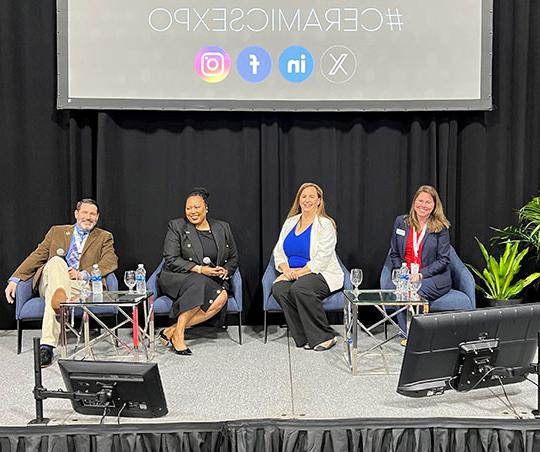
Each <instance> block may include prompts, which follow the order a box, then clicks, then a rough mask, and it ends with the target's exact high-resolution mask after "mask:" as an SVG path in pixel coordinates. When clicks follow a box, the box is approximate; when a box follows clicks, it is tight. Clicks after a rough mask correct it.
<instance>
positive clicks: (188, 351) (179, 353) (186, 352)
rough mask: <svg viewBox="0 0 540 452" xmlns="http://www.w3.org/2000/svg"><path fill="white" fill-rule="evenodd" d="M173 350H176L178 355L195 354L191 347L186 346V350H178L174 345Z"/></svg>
mask: <svg viewBox="0 0 540 452" xmlns="http://www.w3.org/2000/svg"><path fill="white" fill-rule="evenodd" d="M173 350H174V353H176V354H177V355H184V356H191V355H193V352H192V351H191V349H190V348H189V347H187V348H185V349H184V350H177V349H176V348H175V346H174V345H173Z"/></svg>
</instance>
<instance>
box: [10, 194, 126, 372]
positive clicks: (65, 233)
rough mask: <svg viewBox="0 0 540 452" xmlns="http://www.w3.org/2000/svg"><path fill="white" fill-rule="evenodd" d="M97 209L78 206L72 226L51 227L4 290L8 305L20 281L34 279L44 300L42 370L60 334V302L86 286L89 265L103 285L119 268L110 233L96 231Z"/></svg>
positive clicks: (81, 203)
mask: <svg viewBox="0 0 540 452" xmlns="http://www.w3.org/2000/svg"><path fill="white" fill-rule="evenodd" d="M98 219H99V206H98V205H97V203H96V201H94V200H93V199H89V198H85V199H82V200H81V201H79V202H78V203H77V207H76V209H75V220H76V223H75V224H74V225H62V226H53V227H51V229H49V232H47V235H46V236H45V238H44V239H43V241H42V242H41V243H40V244H39V245H38V246H37V248H36V249H35V250H34V251H33V252H32V253H31V254H30V255H29V256H28V257H27V258H26V259H25V260H24V261H23V262H22V264H21V265H19V267H18V268H17V270H15V272H14V273H13V275H12V277H11V278H10V279H9V283H8V285H7V287H6V290H5V294H6V299H7V301H8V302H9V303H13V302H14V301H15V293H16V289H17V284H18V282H19V281H26V280H27V279H29V278H32V277H33V278H34V279H33V281H32V288H33V289H34V290H35V291H39V294H40V295H41V296H42V297H44V299H45V311H44V313H43V321H42V326H41V344H42V345H41V351H40V359H41V365H42V367H45V366H48V365H50V364H51V363H52V359H53V349H54V347H56V344H57V342H58V337H59V334H60V324H59V323H58V320H57V318H56V313H57V311H58V307H59V306H60V303H62V302H64V301H66V300H67V299H69V298H71V297H72V296H76V295H78V294H79V292H80V289H81V284H85V285H86V284H87V285H89V284H90V283H89V281H90V274H91V271H92V265H94V264H98V266H99V269H100V270H101V274H102V276H103V282H105V276H106V275H107V274H109V273H111V272H113V271H114V270H116V269H117V268H118V258H117V257H116V254H115V252H114V242H113V236H112V234H111V233H110V232H107V231H105V230H103V229H99V228H96V227H95V226H96V223H97V221H98Z"/></svg>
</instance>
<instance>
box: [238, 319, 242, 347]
mask: <svg viewBox="0 0 540 452" xmlns="http://www.w3.org/2000/svg"><path fill="white" fill-rule="evenodd" d="M238 342H239V343H240V345H242V312H239V313H238Z"/></svg>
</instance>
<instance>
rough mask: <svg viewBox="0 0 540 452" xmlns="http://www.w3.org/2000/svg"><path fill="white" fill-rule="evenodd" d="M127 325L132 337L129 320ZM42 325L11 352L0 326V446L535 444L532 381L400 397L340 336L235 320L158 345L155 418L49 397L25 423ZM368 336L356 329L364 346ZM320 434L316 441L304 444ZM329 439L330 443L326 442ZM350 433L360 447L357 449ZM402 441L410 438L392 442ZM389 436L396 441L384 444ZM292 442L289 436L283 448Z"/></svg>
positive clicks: (56, 378)
mask: <svg viewBox="0 0 540 452" xmlns="http://www.w3.org/2000/svg"><path fill="white" fill-rule="evenodd" d="M336 329H337V330H338V331H339V330H340V329H341V328H340V326H336ZM123 333H125V334H126V338H128V337H129V336H128V334H129V331H128V330H126V331H125V332H124V331H123ZM38 334H39V331H25V332H24V342H23V352H22V353H21V354H20V355H17V354H16V333H15V331H3V332H0V353H1V355H0V356H2V358H3V365H2V367H3V369H2V380H3V384H2V385H1V389H0V391H1V400H2V410H0V424H1V425H2V426H3V427H0V450H16V449H15V448H14V449H11V446H10V448H9V449H5V448H4V447H2V445H6V444H11V445H12V446H15V445H16V444H18V443H20V442H21V441H22V442H26V446H27V445H28V444H27V442H28V441H30V440H29V438H31V437H32V438H34V442H37V443H39V444H41V446H40V447H42V446H43V444H44V443H43V442H44V441H46V442H47V441H48V443H47V444H48V446H47V447H50V441H52V440H53V438H55V441H60V442H61V444H63V446H62V447H61V448H60V450H64V449H63V447H66V448H67V450H69V448H70V447H71V446H70V444H72V445H73V444H75V443H77V441H82V439H81V438H86V440H87V441H92V438H93V441H98V442H99V438H106V439H103V441H105V442H106V443H107V441H109V442H110V441H114V438H116V441H117V443H118V441H120V442H119V443H118V444H120V446H118V447H112V446H111V448H110V450H122V448H121V447H125V444H124V446H122V444H123V443H122V441H124V442H125V441H128V443H129V441H132V442H133V441H135V442H137V441H139V442H140V441H143V440H142V439H141V435H143V436H144V435H146V436H145V438H146V441H150V442H152V441H154V440H155V441H158V443H159V447H157V446H156V447H149V448H146V449H145V448H143V449H141V450H175V448H172V449H171V448H166V447H165V448H164V447H163V443H162V442H163V441H165V438H169V436H170V435H173V436H172V437H170V438H173V439H174V440H173V439H170V438H169V439H170V440H171V441H173V442H174V441H180V442H186V444H187V443H190V444H191V443H192V442H193V441H195V442H197V441H198V442H201V441H203V442H207V441H210V442H214V443H215V444H214V446H215V447H210V448H208V449H205V448H201V449H198V448H196V447H195V448H191V446H190V447H187V446H185V447H184V449H183V450H254V451H257V450H268V451H270V450H336V451H337V450H363V451H368V450H369V451H371V450H374V451H375V450H435V449H434V447H439V446H437V444H439V445H440V444H447V443H448V442H452V444H453V447H451V448H448V447H443V448H440V447H439V449H437V450H465V449H462V448H461V449H460V447H461V446H463V444H468V446H467V448H468V449H469V450H475V449H470V447H472V446H471V444H473V443H474V444H481V443H483V442H486V444H487V443H489V444H493V445H494V447H495V445H496V444H499V445H501V444H503V443H504V444H514V443H515V444H518V443H519V445H521V446H523V447H518V446H515V445H514V446H512V447H514V449H512V450H533V449H530V446H531V444H533V443H531V441H533V442H534V443H536V438H537V437H540V423H539V422H538V421H536V420H533V419H534V418H533V417H532V415H531V410H532V409H533V408H535V405H536V400H537V389H536V386H534V385H533V384H532V383H530V382H523V383H519V384H514V385H508V386H507V387H506V392H507V395H508V398H509V400H510V402H511V405H510V404H509V403H508V401H507V400H506V398H505V396H504V392H503V389H502V388H500V387H494V388H488V389H480V390H475V391H472V392H470V393H457V392H454V391H448V392H447V393H445V394H444V395H442V396H436V397H431V398H421V399H413V398H407V397H404V396H401V395H399V394H397V393H396V386H397V381H398V375H397V374H391V375H362V376H352V375H351V373H350V371H349V369H348V368H347V365H346V363H345V360H344V359H343V356H342V354H343V346H342V343H341V342H338V345H337V346H336V347H334V348H333V349H332V350H330V351H326V352H314V351H310V350H309V351H308V350H304V349H298V348H296V347H295V346H294V343H293V342H292V340H291V339H290V338H289V337H288V334H287V330H286V329H285V328H280V327H277V326H271V327H270V330H269V338H268V343H267V344H264V343H263V333H262V329H261V328H260V327H244V329H243V340H244V343H243V345H239V343H238V330H237V328H236V327H229V329H228V330H222V329H215V328H194V329H193V330H190V331H189V336H188V343H189V346H190V347H191V348H192V350H193V355H192V356H178V355H176V354H174V353H173V352H172V351H170V350H169V349H167V348H165V347H162V346H161V345H159V344H158V345H156V355H155V361H156V362H157V363H158V364H159V370H160V373H161V378H162V381H163V386H164V390H165V395H166V398H167V404H168V408H169V414H168V415H167V416H165V417H163V418H159V419H149V420H146V419H145V420H143V419H134V418H123V419H121V420H120V425H118V424H117V419H116V418H113V417H107V418H106V419H105V421H104V425H96V424H99V422H100V417H98V416H82V415H79V414H77V413H75V412H74V411H73V410H72V408H71V405H70V402H69V401H67V400H58V399H54V400H53V399H51V400H45V402H44V414H45V416H46V417H49V418H51V423H50V424H49V426H47V427H31V428H30V427H25V426H26V424H27V422H28V421H29V420H30V419H32V418H33V417H34V415H35V414H34V401H33V396H32V388H33V385H34V380H33V378H34V375H33V356H32V350H31V346H32V337H33V336H35V335H38ZM380 334H381V335H382V332H381V333H380ZM367 341H368V338H367V337H365V336H360V344H367V343H368V342H367ZM389 348H390V351H392V352H393V353H395V354H394V355H393V358H392V360H393V363H392V364H393V365H394V368H395V369H396V370H398V369H399V365H400V361H401V356H402V354H403V347H401V346H400V345H399V343H398V341H397V339H395V340H394V342H392V343H391V344H390V346H389ZM106 349H107V346H106V345H105V346H104V348H103V349H102V350H99V349H98V350H97V351H98V352H102V353H103V357H106V356H105V355H106V353H107V350H106ZM376 358H377V357H372V358H371V359H370V360H369V362H368V360H367V359H366V360H362V361H360V369H361V371H363V372H364V371H369V370H372V371H373V370H380V369H378V368H379V363H377V359H376ZM370 364H371V365H370ZM43 384H44V386H45V387H46V388H47V389H58V388H65V386H64V384H63V381H62V378H61V375H60V372H59V369H58V365H57V363H56V361H55V363H54V364H53V365H52V366H51V367H49V368H47V369H44V371H43ZM519 417H521V418H522V419H519ZM83 424H84V425H83ZM81 435H82V436H81ZM118 435H120V436H118ZM122 435H124V436H122ZM156 435H157V436H156ZM167 435H169V436H167ZM194 435H195V436H194ZM291 435H292V436H291ZM321 435H322V436H321ZM23 437H24V438H26V439H24V438H23ZM16 438H18V439H16ZM128 438H131V439H130V440H128ZM137 438H138V439H137ZM152 438H153V439H152ZM156 438H158V439H156ZM302 438H303V439H302ZM317 438H319V439H317ZM324 438H326V440H325V439H324ZM332 438H333V439H332ZM340 438H341V439H340ZM355 438H356V439H355ZM460 438H461V439H460ZM86 440H85V441H86ZM319 440H320V441H322V443H321V448H318V446H313V447H312V448H311V449H310V448H309V447H308V445H309V444H311V442H313V441H315V442H317V441H319ZM69 441H71V442H72V443H70V442H69ZM73 441H75V443H73ZM291 441H292V443H291ZM298 441H300V442H301V443H302V444H303V445H304V446H305V448H304V447H303V446H302V445H299V444H298ZM328 441H330V442H331V443H332V444H333V446H332V447H330V446H328V447H326V448H325V446H324V444H327V445H328V444H329V443H328ZM358 441H360V443H362V444H363V446H361V447H360V446H359V448H355V447H356V446H354V444H357V443H358ZM404 441H405V442H406V443H407V444H409V443H410V445H411V447H412V445H415V446H414V447H413V448H412V449H409V448H408V447H407V448H405V449H401V448H399V447H397V445H398V444H402V445H403V444H405V443H404ZM437 441H438V442H437ZM460 441H461V442H460ZM471 441H472V443H471ZM388 442H390V443H391V444H394V445H393V446H392V447H390V446H388V447H382V444H383V443H384V444H386V443H388ZM441 442H442V443H441ZM288 443H291V444H293V443H294V444H295V446H294V447H292V446H291V447H292V448H291V447H288V446H287V444H288ZM390 443H388V444H390ZM85 444H86V443H85ZM107 444H108V443H107ZM111 444H112V443H111ZM118 444H117V445H118ZM338 444H342V445H343V444H346V446H338ZM428 444H429V445H430V446H429V447H428ZM460 444H461V446H460ZM527 444H528V446H527ZM79 445H80V444H79ZM26 446H25V447H26ZM248 446H249V447H248ZM19 447H21V446H20V444H19ZM73 447H75V446H73ZM381 447H382V448H381ZM426 447H428V448H427V449H426ZM30 449H31V448H30ZM135 449H136V448H135ZM89 450H94V449H92V448H90V449H89ZM95 450H97V449H95ZM123 450H126V449H123ZM130 450H131V449H130ZM479 450H505V449H504V447H503V448H499V449H497V448H491V447H487V448H486V447H484V448H480V449H479Z"/></svg>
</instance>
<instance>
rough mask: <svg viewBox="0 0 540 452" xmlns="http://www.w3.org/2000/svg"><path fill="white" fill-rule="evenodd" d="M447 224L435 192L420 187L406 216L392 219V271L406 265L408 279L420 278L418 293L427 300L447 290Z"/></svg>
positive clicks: (429, 187) (448, 258)
mask: <svg viewBox="0 0 540 452" xmlns="http://www.w3.org/2000/svg"><path fill="white" fill-rule="evenodd" d="M449 227H450V222H449V221H448V220H447V218H446V216H445V215H444V210H443V207H442V203H441V199H440V198H439V195H438V193H437V190H435V188H433V187H432V186H430V185H422V186H421V187H420V188H419V189H418V190H417V191H416V194H415V195H414V198H413V202H412V206H411V209H410V211H409V214H408V215H400V216H398V217H397V218H396V221H395V223H394V229H393V231H392V240H391V245H390V259H391V260H392V268H400V267H401V265H402V263H403V262H405V263H407V266H408V267H409V271H410V272H411V279H412V280H415V279H418V278H419V279H421V280H422V286H421V288H420V290H419V291H418V292H419V294H420V295H422V296H423V297H424V298H426V299H427V300H428V301H433V300H436V299H437V298H440V297H442V296H443V295H444V294H446V293H448V292H449V291H450V288H451V285H452V280H451V276H450V269H449V267H448V265H449V263H450V234H449V232H448V228H449Z"/></svg>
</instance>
